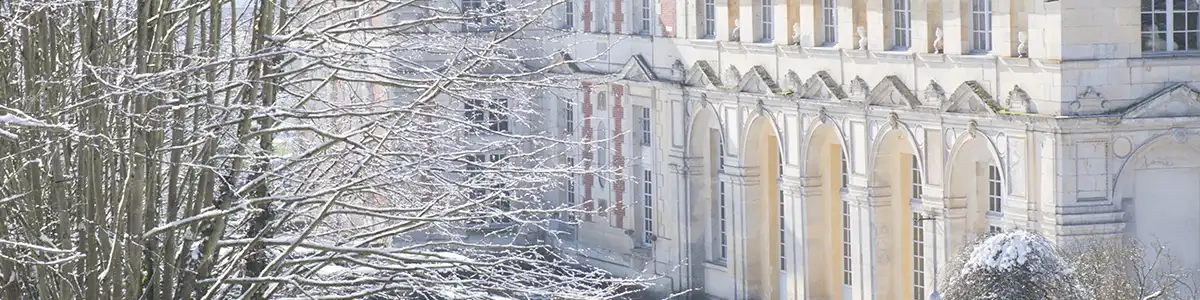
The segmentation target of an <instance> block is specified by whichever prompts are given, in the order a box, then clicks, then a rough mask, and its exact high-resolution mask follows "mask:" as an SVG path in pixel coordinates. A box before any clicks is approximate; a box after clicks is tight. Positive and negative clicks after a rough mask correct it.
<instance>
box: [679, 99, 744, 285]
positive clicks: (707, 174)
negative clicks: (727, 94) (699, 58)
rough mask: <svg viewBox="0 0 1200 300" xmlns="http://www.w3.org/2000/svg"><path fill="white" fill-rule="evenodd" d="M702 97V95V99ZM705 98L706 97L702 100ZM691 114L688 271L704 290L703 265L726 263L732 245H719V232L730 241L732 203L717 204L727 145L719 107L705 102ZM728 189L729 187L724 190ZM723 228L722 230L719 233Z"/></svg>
mask: <svg viewBox="0 0 1200 300" xmlns="http://www.w3.org/2000/svg"><path fill="white" fill-rule="evenodd" d="M702 97H703V96H702ZM704 98H707V97H704ZM696 107H697V108H696V109H695V112H694V115H692V116H691V120H689V122H688V127H687V128H688V129H689V130H688V135H687V137H686V142H685V145H687V146H686V147H684V157H685V158H684V160H685V163H686V165H687V169H686V170H687V171H686V172H687V184H688V186H687V190H688V191H687V193H688V198H687V199H690V201H688V203H687V207H688V209H687V211H688V219H687V222H688V225H689V228H692V230H690V231H689V232H688V236H687V238H688V239H689V241H687V243H686V244H687V245H688V249H687V251H688V253H689V257H691V259H689V260H688V262H687V264H688V268H689V269H688V270H689V271H690V273H689V275H690V276H691V278H692V280H691V282H692V283H693V287H695V288H703V287H704V285H705V283H706V282H707V279H706V277H705V273H704V270H705V267H704V262H707V261H722V260H726V259H727V257H728V256H730V255H729V254H730V253H731V251H730V250H731V249H730V248H731V246H729V245H728V244H726V245H725V246H722V245H721V242H720V241H721V240H720V239H721V238H722V236H721V233H722V232H725V233H726V236H725V240H726V241H732V239H731V238H730V236H729V234H731V233H732V232H733V230H732V229H733V224H734V223H733V218H732V217H733V214H732V211H733V210H732V206H731V205H730V204H729V203H728V202H731V201H729V200H732V199H726V200H727V203H726V205H725V206H721V205H720V203H719V201H720V199H719V197H720V194H719V189H720V182H721V181H720V178H719V177H720V176H721V175H720V173H721V167H720V166H719V165H720V164H721V162H722V161H723V158H721V157H719V156H720V153H721V150H720V149H719V147H722V146H724V145H727V143H725V142H724V141H723V140H725V139H727V137H726V133H725V128H726V127H725V125H724V124H725V123H726V122H725V121H724V120H723V119H722V118H721V115H720V114H719V113H718V108H717V107H715V106H714V105H713V104H712V103H711V102H708V101H706V100H702V101H700V104H699V105H697V106H696ZM727 188H728V187H727ZM721 208H724V210H725V215H724V216H725V219H724V220H723V221H724V222H723V223H722V222H721V221H722V219H719V218H720V216H721V215H720V213H721ZM722 226H723V227H724V228H723V229H724V230H722Z"/></svg>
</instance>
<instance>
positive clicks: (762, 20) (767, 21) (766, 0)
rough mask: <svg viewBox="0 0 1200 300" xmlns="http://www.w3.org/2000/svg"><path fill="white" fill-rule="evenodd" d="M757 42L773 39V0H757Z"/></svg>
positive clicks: (768, 41)
mask: <svg viewBox="0 0 1200 300" xmlns="http://www.w3.org/2000/svg"><path fill="white" fill-rule="evenodd" d="M758 6H759V9H758V14H759V16H758V30H759V31H761V32H759V34H758V36H759V38H758V42H760V43H770V42H772V41H774V40H775V0H758Z"/></svg>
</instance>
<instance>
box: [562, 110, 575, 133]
mask: <svg viewBox="0 0 1200 300" xmlns="http://www.w3.org/2000/svg"><path fill="white" fill-rule="evenodd" d="M566 104H567V105H566V107H564V108H563V127H566V128H565V130H566V132H567V136H572V135H575V106H574V105H572V104H571V103H570V102H567V103H566Z"/></svg>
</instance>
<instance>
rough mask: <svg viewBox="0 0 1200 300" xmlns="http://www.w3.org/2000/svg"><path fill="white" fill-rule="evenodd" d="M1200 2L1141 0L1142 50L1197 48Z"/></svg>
mask: <svg viewBox="0 0 1200 300" xmlns="http://www.w3.org/2000/svg"><path fill="white" fill-rule="evenodd" d="M1198 20H1200V3H1196V1H1164V0H1142V51H1143V52H1169V51H1195V50H1200V47H1198V45H1197V44H1198V43H1197V41H1198V40H1200V36H1198V32H1200V25H1198V24H1200V22H1197V21H1198Z"/></svg>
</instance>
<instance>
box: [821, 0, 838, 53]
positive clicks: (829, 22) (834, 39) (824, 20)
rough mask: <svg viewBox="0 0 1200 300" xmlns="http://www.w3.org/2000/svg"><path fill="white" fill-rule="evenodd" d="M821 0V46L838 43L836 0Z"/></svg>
mask: <svg viewBox="0 0 1200 300" xmlns="http://www.w3.org/2000/svg"><path fill="white" fill-rule="evenodd" d="M820 1H821V46H823V47H831V46H833V45H837V43H838V36H837V34H838V24H837V22H838V7H837V5H838V4H837V0H820Z"/></svg>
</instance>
